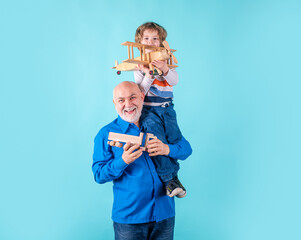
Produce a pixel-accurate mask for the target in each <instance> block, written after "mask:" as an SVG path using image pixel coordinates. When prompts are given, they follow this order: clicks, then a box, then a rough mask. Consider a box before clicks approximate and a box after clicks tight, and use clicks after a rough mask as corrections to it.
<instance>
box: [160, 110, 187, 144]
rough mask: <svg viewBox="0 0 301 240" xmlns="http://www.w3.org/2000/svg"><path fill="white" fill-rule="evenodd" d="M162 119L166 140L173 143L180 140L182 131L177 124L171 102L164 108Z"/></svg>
mask: <svg viewBox="0 0 301 240" xmlns="http://www.w3.org/2000/svg"><path fill="white" fill-rule="evenodd" d="M163 119H164V126H165V136H166V140H167V142H168V143H171V144H173V143H177V142H178V141H180V140H181V138H182V133H181V131H180V128H179V126H178V122H177V115H176V112H175V110H174V105H173V104H170V105H169V106H168V107H166V108H165V111H164V116H163Z"/></svg>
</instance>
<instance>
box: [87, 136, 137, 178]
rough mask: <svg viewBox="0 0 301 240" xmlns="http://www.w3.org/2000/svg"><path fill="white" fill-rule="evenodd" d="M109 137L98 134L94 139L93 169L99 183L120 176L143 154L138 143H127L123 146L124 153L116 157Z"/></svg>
mask: <svg viewBox="0 0 301 240" xmlns="http://www.w3.org/2000/svg"><path fill="white" fill-rule="evenodd" d="M107 139H108V138H107V137H105V136H104V134H98V135H97V136H96V138H95V140H94V153H93V165H92V171H93V174H94V179H95V181H96V182H97V183H105V182H109V181H112V180H115V179H117V178H119V177H120V176H121V175H122V173H123V171H124V169H125V168H126V167H127V166H128V165H129V164H130V163H132V162H133V161H135V160H136V159H137V158H139V157H140V156H141V154H142V149H141V148H140V146H139V145H138V144H136V145H133V146H130V144H129V143H127V144H125V145H124V147H123V150H124V151H123V154H122V155H121V156H119V157H116V156H114V153H113V152H112V150H111V147H110V146H109V145H108V144H107ZM139 148H140V149H139ZM135 150H137V151H135Z"/></svg>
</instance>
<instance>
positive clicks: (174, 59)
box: [162, 41, 178, 64]
mask: <svg viewBox="0 0 301 240" xmlns="http://www.w3.org/2000/svg"><path fill="white" fill-rule="evenodd" d="M162 44H163V46H164V47H165V48H166V49H167V51H168V54H171V55H172V59H173V61H174V62H175V63H176V64H178V60H177V58H176V57H175V55H173V52H172V51H170V47H169V44H168V42H167V41H164V42H163V43H162Z"/></svg>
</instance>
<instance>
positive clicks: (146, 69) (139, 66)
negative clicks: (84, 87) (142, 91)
mask: <svg viewBox="0 0 301 240" xmlns="http://www.w3.org/2000/svg"><path fill="white" fill-rule="evenodd" d="M136 69H138V70H141V71H143V72H144V73H145V75H146V77H148V78H153V76H152V75H150V74H149V68H148V67H145V66H144V65H143V64H138V66H137V67H136Z"/></svg>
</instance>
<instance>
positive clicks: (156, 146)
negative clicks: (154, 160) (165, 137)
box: [146, 139, 169, 157]
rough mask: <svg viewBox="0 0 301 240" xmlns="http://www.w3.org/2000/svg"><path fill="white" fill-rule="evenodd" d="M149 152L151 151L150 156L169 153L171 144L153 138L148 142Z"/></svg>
mask: <svg viewBox="0 0 301 240" xmlns="http://www.w3.org/2000/svg"><path fill="white" fill-rule="evenodd" d="M146 147H147V152H148V153H149V156H151V157H153V156H158V155H166V156H167V155H168V154H169V146H168V145H167V144H164V143H163V142H162V141H161V140H159V139H152V140H150V141H149V142H148V145H147V146H146Z"/></svg>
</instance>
